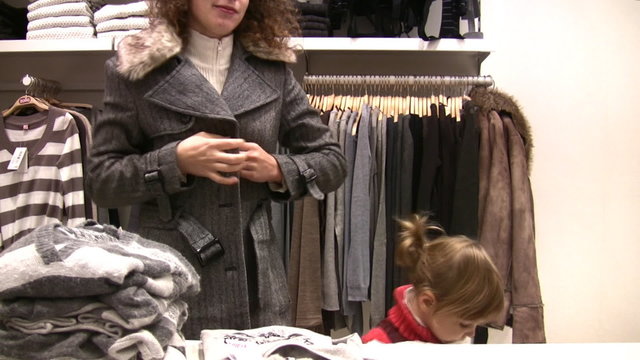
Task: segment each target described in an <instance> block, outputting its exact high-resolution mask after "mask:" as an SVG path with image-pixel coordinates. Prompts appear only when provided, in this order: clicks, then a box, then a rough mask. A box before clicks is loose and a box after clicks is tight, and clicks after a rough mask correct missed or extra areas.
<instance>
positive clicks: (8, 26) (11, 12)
mask: <svg viewBox="0 0 640 360" xmlns="http://www.w3.org/2000/svg"><path fill="white" fill-rule="evenodd" d="M28 23H29V21H28V20H27V9H26V8H14V7H13V6H10V5H8V4H7V3H5V2H4V1H0V40H18V39H26V37H27V24H28Z"/></svg>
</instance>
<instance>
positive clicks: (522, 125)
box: [469, 86, 533, 169]
mask: <svg viewBox="0 0 640 360" xmlns="http://www.w3.org/2000/svg"><path fill="white" fill-rule="evenodd" d="M469 97H471V100H472V101H473V103H474V104H476V105H477V106H479V107H480V111H482V112H483V113H484V114H487V115H488V114H489V112H490V111H491V110H495V111H497V112H498V113H501V112H502V113H508V114H509V116H510V117H511V119H512V120H513V124H514V125H515V127H516V130H518V132H519V133H520V136H521V137H522V141H523V142H524V148H525V153H526V155H527V167H528V168H529V169H531V163H532V161H533V138H532V134H531V126H530V125H529V121H528V120H527V118H526V117H525V116H524V114H523V112H522V110H521V109H520V106H519V105H518V102H517V101H516V100H515V99H514V98H513V97H512V96H511V95H508V94H506V93H504V92H501V91H499V90H496V89H488V88H486V87H480V86H478V87H475V88H473V89H471V91H470V92H469Z"/></svg>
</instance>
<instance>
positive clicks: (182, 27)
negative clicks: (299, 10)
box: [89, 0, 346, 339]
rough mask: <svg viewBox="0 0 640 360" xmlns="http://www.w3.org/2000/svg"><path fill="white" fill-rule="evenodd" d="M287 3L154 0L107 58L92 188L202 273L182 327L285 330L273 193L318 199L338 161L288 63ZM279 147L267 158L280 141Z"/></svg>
mask: <svg viewBox="0 0 640 360" xmlns="http://www.w3.org/2000/svg"><path fill="white" fill-rule="evenodd" d="M292 6H293V5H292V4H291V2H290V1H289V0H269V1H264V0H254V1H249V0H155V2H154V3H153V4H152V7H151V9H152V15H153V16H152V19H153V20H152V22H151V26H150V27H149V28H148V29H146V30H143V31H142V32H140V33H138V34H135V35H132V36H129V37H127V38H125V39H124V40H123V41H122V42H120V44H119V46H118V54H117V56H116V57H114V58H112V59H110V60H108V61H107V63H106V66H105V67H106V86H105V95H104V110H103V112H102V114H101V116H99V118H98V120H97V122H96V124H95V127H94V145H93V149H92V154H91V160H90V166H89V188H90V189H91V192H92V195H93V198H94V200H95V202H96V203H97V204H98V205H100V206H103V207H120V206H125V205H135V204H140V215H139V229H138V230H137V232H139V233H140V235H142V236H144V237H146V238H149V239H153V240H156V241H160V242H163V243H166V244H169V245H171V246H173V247H174V248H176V249H178V250H179V251H180V252H181V253H182V254H183V255H184V256H185V257H186V258H187V259H188V260H189V261H190V262H191V263H192V264H193V265H194V266H195V267H196V269H197V270H198V272H199V273H200V276H201V288H202V291H201V292H200V294H199V295H198V296H197V297H195V298H193V299H190V300H189V315H188V319H187V322H186V324H185V325H184V327H183V332H184V334H185V336H186V337H187V338H191V339H198V338H199V335H200V331H201V330H202V329H214V328H227V329H247V328H255V327H261V326H267V325H275V324H282V325H287V324H289V321H290V320H289V318H290V314H289V298H288V291H287V288H286V277H285V272H284V267H283V264H282V258H281V255H280V254H279V251H278V249H277V248H276V241H275V239H274V231H273V229H272V227H271V222H270V218H271V214H270V201H271V200H278V201H287V200H292V199H296V198H299V197H301V196H303V195H305V194H311V195H313V196H316V197H319V198H320V197H322V193H326V192H331V191H333V190H335V189H336V188H337V187H338V186H339V185H340V184H341V183H342V181H343V180H344V177H345V171H346V170H345V161H344V157H343V155H342V153H341V151H340V148H339V145H337V144H336V143H335V142H334V141H333V140H332V139H331V136H330V133H329V130H328V128H327V127H326V126H325V125H323V124H322V122H321V121H320V119H319V116H318V114H317V113H316V112H315V111H314V110H313V109H311V108H310V106H309V104H308V101H307V98H306V95H305V93H304V92H303V90H302V89H301V87H300V85H299V84H298V83H297V82H296V80H295V79H294V77H293V75H292V73H291V71H290V70H289V69H288V68H287V67H286V62H291V61H294V60H295V54H294V53H293V51H292V49H290V48H289V47H288V46H287V45H286V38H287V37H288V36H290V35H293V34H296V31H297V28H296V26H297V25H296V18H295V10H294V8H293V7H292ZM278 143H279V144H280V145H282V146H284V147H286V148H288V149H289V150H290V152H291V153H290V154H289V155H278V154H275V152H276V147H277V144H278Z"/></svg>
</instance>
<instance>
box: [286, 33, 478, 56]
mask: <svg viewBox="0 0 640 360" xmlns="http://www.w3.org/2000/svg"><path fill="white" fill-rule="evenodd" d="M291 43H292V44H293V45H296V46H298V47H299V48H301V49H304V50H305V51H336V52H340V51H376V52H387V51H394V52H405V51H420V52H423V51H456V52H474V53H487V54H488V53H489V52H490V50H489V49H488V47H487V43H486V41H485V40H484V39H465V40H459V39H439V40H433V41H424V40H422V39H420V38H347V37H342V38H341V37H329V38H292V39H291Z"/></svg>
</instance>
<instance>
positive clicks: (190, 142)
mask: <svg viewBox="0 0 640 360" xmlns="http://www.w3.org/2000/svg"><path fill="white" fill-rule="evenodd" d="M244 144H245V141H244V140H243V139H232V138H225V137H222V136H219V135H215V134H210V133H206V132H199V133H197V134H195V135H192V136H190V137H188V138H186V139H184V140H182V141H181V142H180V143H179V144H178V146H177V147H176V155H177V158H178V167H179V168H180V171H182V173H183V174H191V175H195V176H201V177H206V178H209V179H211V180H213V181H215V182H217V183H219V184H222V185H233V184H236V183H238V181H239V179H238V177H237V176H228V175H226V174H223V173H235V172H237V171H240V170H242V169H243V168H244V167H245V166H246V161H247V157H248V155H247V152H244V151H241V152H240V153H235V154H234V153H229V152H227V151H228V150H238V149H240V148H241V147H243V148H244ZM274 161H275V160H274ZM276 166H277V165H276Z"/></svg>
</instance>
